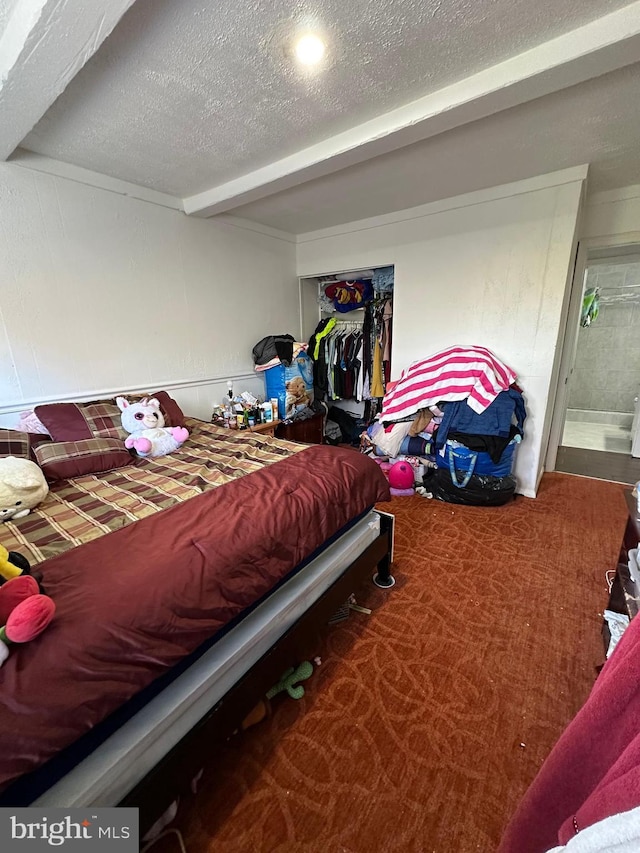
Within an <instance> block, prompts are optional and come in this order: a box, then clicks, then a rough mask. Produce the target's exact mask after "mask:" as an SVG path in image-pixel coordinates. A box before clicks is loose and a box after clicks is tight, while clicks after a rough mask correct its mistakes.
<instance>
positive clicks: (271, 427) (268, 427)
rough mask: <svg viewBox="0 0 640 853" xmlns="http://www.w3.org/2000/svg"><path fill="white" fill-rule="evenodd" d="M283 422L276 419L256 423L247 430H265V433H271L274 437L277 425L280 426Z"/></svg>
mask: <svg viewBox="0 0 640 853" xmlns="http://www.w3.org/2000/svg"><path fill="white" fill-rule="evenodd" d="M281 423H282V421H279V420H275V421H269V422H268V423H264V424H256V425H255V426H252V427H247V429H246V432H263V433H265V435H270V436H271V437H273V436H274V435H275V432H276V427H277V426H279V425H280V424H281Z"/></svg>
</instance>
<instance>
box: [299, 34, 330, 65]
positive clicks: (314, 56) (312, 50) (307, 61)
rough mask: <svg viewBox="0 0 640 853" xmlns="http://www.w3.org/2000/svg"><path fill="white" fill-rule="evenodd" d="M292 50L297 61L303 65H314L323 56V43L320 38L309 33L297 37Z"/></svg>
mask: <svg viewBox="0 0 640 853" xmlns="http://www.w3.org/2000/svg"><path fill="white" fill-rule="evenodd" d="M294 50H295V54H296V58H297V59H298V62H301V63H302V64H303V65H316V64H317V63H318V62H320V60H321V59H322V57H323V56H324V51H325V45H324V42H323V41H322V39H321V38H319V37H318V36H315V35H313V33H309V34H308V35H306V36H302V38H301V39H298V41H297V42H296V45H295V48H294Z"/></svg>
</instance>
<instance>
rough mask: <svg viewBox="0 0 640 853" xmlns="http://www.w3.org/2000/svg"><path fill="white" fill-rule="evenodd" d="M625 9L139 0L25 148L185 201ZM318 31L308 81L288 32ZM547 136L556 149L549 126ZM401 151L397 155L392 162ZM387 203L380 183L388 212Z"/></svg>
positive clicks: (411, 0) (392, 1)
mask: <svg viewBox="0 0 640 853" xmlns="http://www.w3.org/2000/svg"><path fill="white" fill-rule="evenodd" d="M626 3H627V0H589V2H584V0H535V2H531V0H402V2H398V0H316V2H315V3H313V4H312V5H311V4H306V3H304V2H300V0H298V2H295V0H294V2H291V0H248V2H239V0H219V2H215V3H208V4H207V3H203V2H202V0H181V2H179V3H176V2H172V0H137V2H136V3H135V4H134V5H133V6H132V8H131V9H130V10H129V12H128V13H127V14H126V15H125V16H124V17H123V18H122V20H121V22H120V23H119V24H118V26H117V27H116V29H115V30H114V32H113V33H112V34H111V36H110V37H109V38H108V39H107V40H106V41H105V42H104V44H103V45H102V47H101V48H100V49H99V50H98V52H97V53H96V54H95V55H94V57H93V58H92V59H91V60H90V61H89V62H88V63H87V64H86V65H85V67H84V68H83V69H82V70H81V71H80V72H79V74H78V75H77V77H76V78H75V79H74V80H73V81H72V82H71V84H70V85H69V86H68V88H67V89H66V91H65V92H63V94H62V95H61V96H60V97H59V98H58V100H57V101H56V102H55V103H54V104H53V106H52V107H51V108H50V109H49V110H48V112H47V113H46V114H45V116H44V117H43V118H42V119H41V121H40V122H39V123H38V125H37V126H36V127H35V128H34V130H33V131H32V132H31V133H30V134H29V135H28V136H27V137H26V140H25V141H24V142H23V143H22V147H24V148H27V149H29V150H32V151H35V152H38V153H40V154H44V155H47V156H49V157H53V158H55V159H58V160H63V161H66V162H70V163H73V164H75V165H78V166H83V167H85V168H88V169H93V170H95V171H97V172H101V173H104V174H107V175H112V176H114V177H118V178H121V179H124V180H129V181H132V182H134V183H137V184H141V185H143V186H147V187H151V188H153V189H157V190H162V191H164V192H168V193H171V194H174V195H177V196H181V197H182V196H185V195H189V194H191V193H196V192H199V191H202V190H204V189H208V188H209V187H211V186H214V185H216V184H218V183H221V182H225V181H228V180H230V179H232V178H235V177H238V176H240V175H243V174H245V173H246V172H249V171H251V170H253V169H256V168H258V167H260V166H263V165H266V164H268V163H270V162H272V161H273V160H277V159H279V158H281V157H284V156H286V155H288V154H291V153H293V152H295V151H297V150H299V149H301V148H303V147H305V146H308V145H311V144H313V143H315V142H319V141H321V140H323V139H326V138H327V137H329V136H331V135H333V134H335V133H338V132H340V131H343V130H346V129H348V128H350V127H352V126H353V125H356V124H358V123H360V122H362V121H365V120H367V119H370V118H373V117H374V116H376V115H379V114H380V113H383V112H385V111H387V110H390V109H393V108H394V107H397V106H400V105H402V104H404V103H407V102H409V101H411V100H413V99H415V98H418V97H420V96H423V95H425V94H427V93H429V92H432V91H434V90H437V89H439V88H440V87H442V86H445V85H447V84H449V83H452V82H455V81H457V80H460V79H462V78H464V77H467V76H468V75H470V74H472V73H474V72H476V71H479V70H481V69H483V68H486V67H489V66H491V65H493V64H495V63H496V62H499V61H501V60H504V59H506V58H508V57H510V56H512V55H514V54H517V53H519V52H522V51H523V50H526V49H528V48H531V47H534V46H535V45H537V44H539V43H541V42H543V41H545V40H547V39H549V38H553V37H554V36H557V35H560V34H562V33H564V32H567V31H569V30H571V29H574V28H575V27H577V26H579V25H581V24H584V23H586V22H588V21H591V20H593V19H595V18H597V17H599V16H600V15H602V14H605V13H607V12H610V11H612V10H614V9H618V8H621V7H623V6H625V5H626ZM309 26H313V27H315V28H316V29H319V30H320V31H321V32H324V34H325V36H326V39H327V42H328V44H329V55H328V59H327V62H326V66H325V67H324V69H323V70H322V73H316V74H309V73H306V74H305V73H303V72H301V71H300V70H299V69H297V68H296V67H295V66H294V64H293V63H292V62H291V61H290V60H289V59H288V58H287V57H286V56H285V50H284V48H285V46H286V45H287V44H288V43H289V40H290V38H291V37H292V36H293V35H294V34H295V33H296V32H300V31H301V30H304V29H305V28H308V27H309ZM525 124H526V122H525ZM453 133H454V134H455V133H456V132H453ZM461 133H462V135H463V136H464V134H465V133H466V131H464V129H463V130H462V131H461ZM536 137H537V139H538V141H539V143H540V144H545V145H548V144H550V142H549V137H548V134H547V133H545V132H544V131H543V130H541V129H538V131H537V134H536ZM432 144H433V145H435V146H436V147H435V149H434V150H439V147H438V145H439V144H438V143H437V142H436V143H426V146H427V147H426V148H425V150H429V146H430V145H432ZM414 148H416V150H417V149H418V148H419V146H414ZM494 148H495V145H494ZM486 153H487V156H489V157H492V156H495V150H494V151H491V150H487V152H486ZM531 153H532V154H535V151H532V152H531ZM404 156H405V155H404V154H403V153H402V152H400V153H398V154H395V155H389V157H390V158H391V159H390V160H389V162H390V163H395V162H397V163H401V162H402V158H403V157H404ZM411 156H412V157H413V156H415V155H413V154H412V155H411ZM538 159H540V158H538ZM542 159H544V158H542ZM449 165H451V164H449ZM371 168H374V167H373V166H367V165H364V166H361V167H356V172H355V174H356V175H357V174H364V172H366V171H367V170H368V169H371ZM454 168H457V166H454ZM362 170H364V172H363V171H362ZM436 177H437V178H438V180H440V179H441V176H436ZM452 177H453V178H454V179H455V175H454V176H452ZM327 180H329V181H335V180H340V178H339V177H336V178H333V179H332V178H329V179H327ZM500 181H501V179H499V180H498V181H497V182H500ZM454 182H455V181H454ZM297 192H303V193H304V190H298V191H297ZM445 194H447V195H451V194H452V193H451V192H449V191H447V192H446V193H445ZM383 196H384V188H382V187H381V188H379V192H378V196H377V198H376V201H375V204H378V203H379V201H380V200H381V199H382V197H383ZM372 203H373V202H372ZM264 204H268V202H265V203H264ZM400 206H406V204H404V203H403V204H401V205H400ZM250 207H253V206H250ZM359 213H360V215H367V213H368V211H367V210H363V209H362V207H361V208H360V211H359ZM267 218H268V217H267ZM348 218H352V217H348ZM314 227H315V226H314Z"/></svg>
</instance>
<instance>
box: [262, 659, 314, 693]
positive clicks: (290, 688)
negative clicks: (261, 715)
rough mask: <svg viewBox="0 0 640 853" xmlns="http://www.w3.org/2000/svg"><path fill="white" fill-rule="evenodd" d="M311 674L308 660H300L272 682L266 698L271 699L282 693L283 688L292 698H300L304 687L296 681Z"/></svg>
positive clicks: (303, 679)
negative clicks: (299, 662) (276, 681)
mask: <svg viewBox="0 0 640 853" xmlns="http://www.w3.org/2000/svg"><path fill="white" fill-rule="evenodd" d="M311 675H313V664H312V663H310V662H309V661H308V660H304V661H302V663H301V664H299V665H298V666H297V667H295V669H294V667H290V668H289V669H288V670H287V671H286V672H285V673H284V674H283V676H282V678H281V679H280V681H279V682H278V683H277V684H274V685H273V687H272V688H271V690H269V691H268V692H267V699H273V697H274V696H276V695H277V694H278V693H283V692H284V691H285V690H286V692H287V693H288V694H289V696H291V698H292V699H302V697H303V696H304V687H303V686H302V685H301V684H298V683H297V682H298V681H306V679H307V678H310V676H311Z"/></svg>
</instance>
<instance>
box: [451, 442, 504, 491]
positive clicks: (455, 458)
mask: <svg viewBox="0 0 640 853" xmlns="http://www.w3.org/2000/svg"><path fill="white" fill-rule="evenodd" d="M518 443H519V441H516V440H515V439H514V440H513V441H510V442H509V444H508V445H507V446H506V448H505V451H504V453H503V454H502V457H501V458H500V462H499V463H498V464H497V465H496V463H495V462H493V460H492V459H491V456H490V455H489V454H488V453H484V452H483V451H476V450H469V448H468V447H464V446H463V445H458V446H455V445H457V444H458V443H457V442H455V443H451V442H447V443H446V445H445V447H444V450H443V451H442V452H441V453H438V454H436V465H437V466H438V468H448V469H449V471H450V473H451V482H452V483H453V485H454V486H458V487H459V488H464V486H466V485H467V483H468V482H469V480H470V479H471V475H472V474H477V475H479V476H489V477H508V476H509V474H510V473H511V469H512V468H513V455H514V453H515V451H516V447H517V445H518Z"/></svg>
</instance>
